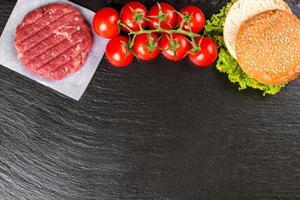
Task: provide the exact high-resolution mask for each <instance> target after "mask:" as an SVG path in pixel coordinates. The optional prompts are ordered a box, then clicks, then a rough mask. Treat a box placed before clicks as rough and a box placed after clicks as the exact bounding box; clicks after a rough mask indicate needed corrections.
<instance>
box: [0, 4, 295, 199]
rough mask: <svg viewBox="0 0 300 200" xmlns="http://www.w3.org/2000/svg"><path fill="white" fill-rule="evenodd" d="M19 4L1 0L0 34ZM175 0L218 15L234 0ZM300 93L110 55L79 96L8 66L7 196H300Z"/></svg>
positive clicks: (0, 75) (0, 116)
mask: <svg viewBox="0 0 300 200" xmlns="http://www.w3.org/2000/svg"><path fill="white" fill-rule="evenodd" d="M15 2H16V1H15V0H13V1H9V0H0V31H1V32H2V30H3V28H4V26H5V23H6V21H7V19H8V17H9V15H10V13H11V11H12V9H13V6H14V4H15ZM74 2H77V3H79V4H81V5H84V6H86V7H88V8H90V9H92V10H97V9H98V8H100V7H103V6H105V5H108V4H112V5H114V6H116V7H120V6H121V4H122V3H124V2H126V1H121V0H119V1H116V0H107V1H96V0H93V1H83V0H82V1H80V0H77V1H74ZM143 2H147V4H153V1H146V0H144V1H143ZM169 2H170V3H172V4H173V5H175V6H176V7H177V8H180V7H182V6H184V5H187V4H188V3H194V4H196V5H199V6H201V7H202V8H203V9H204V10H205V11H206V13H207V16H210V14H211V13H214V12H217V11H218V10H219V9H220V8H221V7H222V6H224V5H225V4H226V2H227V1H225V0H219V1H218V0H199V1H196V0H190V1H187V0H184V1H181V0H177V1H169ZM289 3H290V5H291V6H292V8H293V10H294V12H296V13H297V14H298V16H300V2H299V0H290V1H289ZM299 91H300V80H298V81H295V82H293V83H291V84H290V85H288V86H287V87H286V88H285V89H284V90H283V91H282V92H281V93H280V94H279V95H277V96H274V97H273V96H267V97H263V96H261V95H260V93H259V92H257V91H254V90H249V91H244V92H238V91H237V89H236V87H235V86H233V85H232V84H230V83H229V82H228V81H227V80H226V77H225V76H224V75H222V74H220V73H218V72H216V70H215V69H214V68H208V69H196V68H195V67H193V66H192V65H191V64H190V63H189V62H188V61H187V60H185V61H182V62H179V63H170V62H169V61H166V60H165V59H164V58H160V59H158V60H155V61H153V62H147V63H146V62H139V61H135V63H134V64H132V65H131V66H130V67H128V68H127V69H124V70H120V69H115V68H113V67H112V66H110V65H109V64H108V62H107V61H106V59H105V58H104V59H103V60H102V62H101V63H100V66H99V69H98V70H97V72H96V74H95V76H94V78H93V80H92V82H91V84H90V86H89V88H88V89H87V91H86V93H85V94H84V96H83V98H82V99H81V101H80V102H76V101H73V100H70V99H68V98H66V97H64V96H62V95H60V94H58V93H56V92H54V91H52V90H50V89H47V88H45V87H44V86H41V85H38V84H37V83H35V82H33V81H31V80H29V79H27V78H24V77H22V76H21V75H18V74H16V73H14V72H12V71H10V70H8V69H6V68H4V67H0V199H1V200H25V199H28V200H40V199H43V200H48V199H49V200H50V199H51V200H52V199H53V200H60V199H70V200H71V199H80V200H81V199H82V200H85V199H87V200H96V199H105V200H106V199H108V200H117V199H118V200H119V199H120V200H123V199H124V200H127V199H128V200H138V199H141V200H147V199H149V200H150V199H151V200H152V199H158V200H194V199H195V200H198V199H199V200H202V199H203V200H206V199H212V200H223V199H224V200H254V199H258V200H273V199H276V200H278V199H280V200H292V199H293V200H294V199H300V120H299V119H300V92H299Z"/></svg>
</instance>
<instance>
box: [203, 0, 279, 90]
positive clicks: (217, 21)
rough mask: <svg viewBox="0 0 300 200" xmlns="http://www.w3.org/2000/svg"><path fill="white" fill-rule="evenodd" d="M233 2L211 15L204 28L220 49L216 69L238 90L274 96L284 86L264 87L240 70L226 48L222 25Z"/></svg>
mask: <svg viewBox="0 0 300 200" xmlns="http://www.w3.org/2000/svg"><path fill="white" fill-rule="evenodd" d="M235 1H236V0H232V1H231V2H229V3H228V4H227V5H226V6H225V7H223V8H222V9H221V11H220V12H219V13H217V14H214V15H212V17H211V19H210V20H208V21H207V23H206V26H205V30H204V34H205V35H206V36H208V37H211V38H213V39H214V40H215V41H216V42H217V44H218V46H219V48H220V53H219V57H218V62H217V66H216V67H217V69H218V71H220V72H222V73H225V74H227V75H228V79H229V80H230V81H231V82H232V83H236V84H238V85H239V90H244V89H247V88H253V89H258V90H261V91H263V95H266V94H271V95H275V94H277V93H278V92H279V91H280V90H281V89H282V88H283V87H284V84H282V85H275V86H274V85H264V84H262V83H259V82H257V81H255V80H254V79H252V78H251V77H250V76H248V75H247V74H246V73H245V72H244V71H243V70H242V68H241V67H240V66H239V64H238V63H237V61H236V60H235V59H234V58H233V57H232V56H231V54H230V53H229V51H228V50H227V48H226V45H225V42H224V38H223V29H224V23H225V19H226V15H227V13H228V12H229V10H230V8H231V6H232V5H233V3H234V2H235Z"/></svg>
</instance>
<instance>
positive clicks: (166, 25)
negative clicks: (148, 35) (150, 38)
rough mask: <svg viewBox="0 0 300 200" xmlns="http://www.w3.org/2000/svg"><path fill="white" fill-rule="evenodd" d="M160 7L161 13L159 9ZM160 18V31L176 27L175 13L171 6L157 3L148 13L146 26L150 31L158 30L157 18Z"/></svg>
mask: <svg viewBox="0 0 300 200" xmlns="http://www.w3.org/2000/svg"><path fill="white" fill-rule="evenodd" d="M159 5H160V7H161V12H160V8H159ZM159 17H162V22H161V25H160V26H161V28H162V29H172V28H174V27H175V25H176V12H175V9H174V7H173V6H171V5H170V4H168V3H159V4H158V3H157V4H155V5H154V6H152V8H151V9H150V11H149V14H148V18H149V21H148V25H149V27H150V29H152V30H154V29H157V28H159V20H158V18H159Z"/></svg>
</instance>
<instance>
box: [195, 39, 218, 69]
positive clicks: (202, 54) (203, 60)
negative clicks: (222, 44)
mask: <svg viewBox="0 0 300 200" xmlns="http://www.w3.org/2000/svg"><path fill="white" fill-rule="evenodd" d="M195 42H196V43H197V44H199V47H200V50H199V51H197V52H195V53H190V54H189V59H190V60H191V61H192V63H193V64H195V65H196V66H198V67H207V66H209V65H211V64H213V63H214V62H215V60H216V59H217V57H218V47H217V45H216V43H215V42H214V41H213V40H212V39H210V38H208V37H203V38H202V40H201V37H199V38H196V39H195Z"/></svg>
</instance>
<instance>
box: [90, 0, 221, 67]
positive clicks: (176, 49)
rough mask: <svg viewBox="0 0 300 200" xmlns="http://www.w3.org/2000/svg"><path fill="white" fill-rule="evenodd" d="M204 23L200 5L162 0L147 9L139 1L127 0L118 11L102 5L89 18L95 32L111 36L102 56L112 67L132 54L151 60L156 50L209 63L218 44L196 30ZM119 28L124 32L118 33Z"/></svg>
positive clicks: (174, 58)
mask: <svg viewBox="0 0 300 200" xmlns="http://www.w3.org/2000/svg"><path fill="white" fill-rule="evenodd" d="M204 26H205V15H204V13H203V12H202V10H201V9H200V8H198V7H196V6H192V5H189V6H186V7H184V8H183V9H181V10H180V11H176V10H175V9H174V7H173V6H172V5H170V4H168V3H164V2H161V3H157V4H155V5H154V6H152V7H151V9H150V10H149V11H148V10H147V8H146V7H145V6H144V5H143V4H142V3H140V2H137V1H131V2H129V3H127V4H125V5H124V6H123V8H122V10H121V12H120V14H119V13H118V11H117V10H115V9H114V8H110V7H105V8H102V9H100V10H99V11H98V12H97V13H96V15H95V17H94V20H93V27H94V30H95V32H96V33H97V34H98V35H99V36H101V37H103V38H107V39H111V40H110V41H109V42H108V45H107V47H106V57H107V59H108V60H109V62H110V63H111V64H112V65H114V66H116V67H125V66H127V65H129V64H130V63H131V62H132V61H133V59H134V57H137V58H138V59H141V60H146V61H149V60H153V59H155V58H156V57H158V56H159V54H160V53H161V54H162V55H163V56H164V57H165V58H167V59H169V60H171V61H180V60H182V59H184V58H185V57H186V56H188V57H189V59H190V60H191V62H192V63H193V64H195V65H196V66H199V67H206V66H209V65H211V64H212V63H213V62H214V61H215V60H216V58H217V56H218V48H217V45H216V44H215V42H214V41H213V40H212V39H210V38H208V37H204V36H201V35H200V34H199V33H200V32H201V31H202V29H203V27H204ZM147 28H148V29H147ZM121 30H123V31H124V32H126V33H127V36H122V35H120V32H121Z"/></svg>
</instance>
